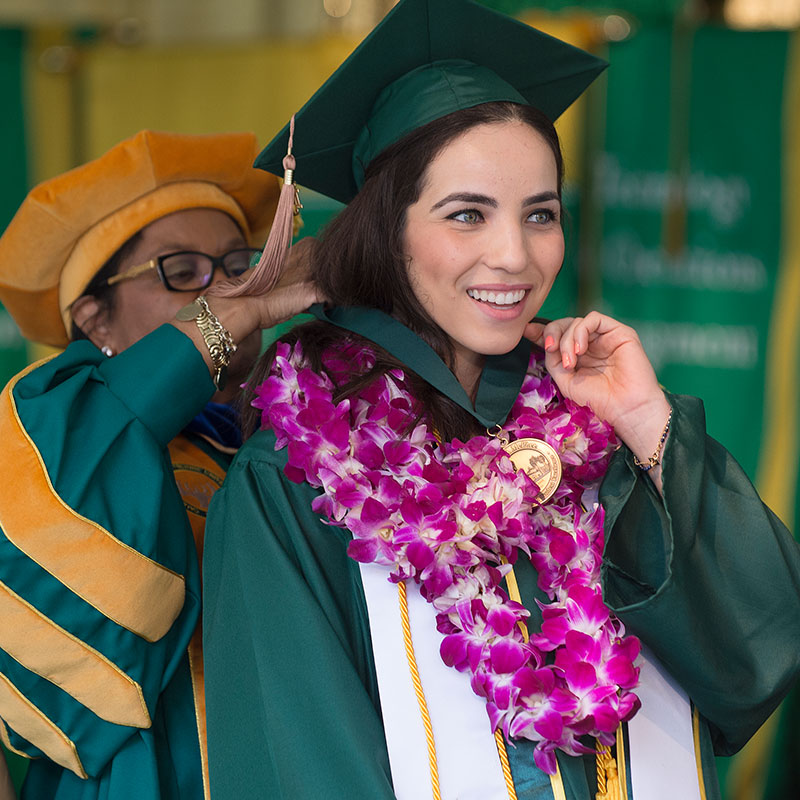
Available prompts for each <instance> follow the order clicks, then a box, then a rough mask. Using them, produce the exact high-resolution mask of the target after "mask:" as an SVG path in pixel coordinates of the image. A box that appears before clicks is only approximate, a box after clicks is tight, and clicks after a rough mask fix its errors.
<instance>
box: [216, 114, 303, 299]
mask: <svg viewBox="0 0 800 800" xmlns="http://www.w3.org/2000/svg"><path fill="white" fill-rule="evenodd" d="M293 142H294V114H292V118H291V120H290V121H289V146H288V148H287V152H286V155H285V156H284V158H283V186H282V187H281V192H280V196H279V198H278V207H277V208H276V209H275V218H274V219H273V221H272V228H271V229H270V232H269V236H268V237H267V241H266V243H265V244H264V250H263V252H262V253H261V258H259V260H258V263H257V264H256V265H255V267H253V269H251V270H250V271H249V274H248V277H247V280H245V281H244V283H240V284H229V283H227V282H226V283H221V284H218V285H217V286H216V287H215V290H214V291H213V292H211V291H209V294H216V295H218V296H220V297H243V296H246V295H261V294H267V293H268V292H270V291H272V289H273V288H274V287H275V284H276V283H277V282H278V280H279V278H280V276H281V274H282V273H283V267H284V265H285V264H286V256H287V255H288V254H289V249H290V247H291V244H292V233H293V227H294V225H293V220H294V216H295V215H296V214H297V213H298V212H299V210H300V208H301V205H300V202H299V198H298V193H297V185H296V184H295V182H294V170H295V158H294V156H293V155H292V144H293Z"/></svg>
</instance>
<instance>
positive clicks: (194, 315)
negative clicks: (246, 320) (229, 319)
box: [175, 294, 237, 391]
mask: <svg viewBox="0 0 800 800" xmlns="http://www.w3.org/2000/svg"><path fill="white" fill-rule="evenodd" d="M175 319H177V320H180V321H181V322H189V321H190V320H194V321H195V322H196V323H197V327H198V329H199V330H200V335H201V336H202V337H203V341H204V342H205V343H206V347H207V348H208V352H209V354H210V356H211V363H212V364H213V365H214V386H216V387H217V391H222V389H224V388H225V383H226V381H227V378H228V364H229V363H230V361H231V356H232V355H233V354H234V353H235V352H236V349H237V348H236V344H235V343H234V341H233V337H232V336H231V334H230V331H229V330H228V329H227V328H226V327H225V326H224V325H223V324H222V323H221V322H220V321H219V318H218V317H217V315H216V314H215V313H214V312H213V311H212V310H211V309H210V308H209V307H208V301H207V300H206V298H205V296H204V295H202V294H201V295H200V296H199V297H197V298H196V299H195V300H194V301H193V302H191V303H189V305H188V306H184V307H183V308H182V309H180V311H178V313H177V314H176V315H175Z"/></svg>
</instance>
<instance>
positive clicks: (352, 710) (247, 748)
mask: <svg viewBox="0 0 800 800" xmlns="http://www.w3.org/2000/svg"><path fill="white" fill-rule="evenodd" d="M332 319H333V320H334V321H335V322H336V324H338V325H341V326H342V327H347V328H350V329H352V330H356V331H357V332H359V333H361V334H363V335H366V336H369V337H370V338H372V339H373V340H374V341H377V342H378V343H380V344H381V345H382V346H384V347H385V348H386V349H388V350H390V351H391V352H392V353H393V354H394V355H396V356H398V357H399V358H401V359H402V360H403V361H404V362H405V363H409V364H410V365H412V366H413V368H414V370H415V371H416V372H417V373H418V374H421V375H422V376H423V377H424V378H425V379H426V380H429V381H430V382H432V383H433V384H434V385H436V386H437V388H439V389H440V390H442V391H445V392H446V393H448V394H451V396H453V395H454V394H457V392H458V389H457V388H456V387H455V385H454V384H455V381H454V379H453V378H452V375H450V374H449V373H448V374H447V375H445V370H444V365H443V364H441V362H440V361H439V360H438V358H437V357H436V356H435V355H434V354H433V353H432V351H430V350H429V349H428V348H427V347H426V346H425V345H423V344H422V343H421V342H420V341H419V340H418V339H416V337H414V336H413V335H411V334H410V332H409V331H407V330H406V329H404V328H402V327H401V326H399V325H398V324H397V323H395V322H394V321H393V320H390V319H388V318H386V317H384V316H383V315H380V314H377V313H376V312H375V313H373V312H364V311H357V312H355V311H354V312H352V313H351V312H343V311H341V310H337V311H335V312H332ZM526 363H527V358H524V357H523V358H520V352H519V351H518V352H515V353H513V354H511V355H510V356H508V357H505V358H497V357H493V358H491V359H489V361H488V363H487V368H486V370H485V371H484V376H483V379H482V384H481V387H480V390H479V394H478V398H477V401H476V408H477V409H479V411H476V416H479V417H480V419H481V421H482V423H483V424H487V423H488V422H489V421H490V420H492V418H493V417H494V419H493V421H498V422H499V421H502V420H503V419H504V418H505V415H506V414H507V412H508V410H509V409H510V407H511V403H512V402H513V399H514V396H515V394H516V391H517V390H518V388H519V386H520V384H521V380H522V373H523V372H524V368H525V364H526ZM448 375H449V377H448ZM462 394H463V392H462ZM669 400H670V403H671V404H672V406H673V409H674V414H673V421H672V429H671V434H670V438H669V441H668V445H667V448H666V451H665V453H664V461H663V479H664V499H663V501H662V499H661V498H660V496H659V495H658V493H657V492H656V491H655V490H654V488H653V486H652V483H651V481H650V479H649V478H647V477H646V475H644V473H642V472H641V471H640V470H639V469H637V468H636V467H635V466H634V464H633V462H632V457H631V454H630V453H629V452H628V451H627V450H626V449H625V448H622V449H620V450H619V451H618V452H617V453H616V455H615V456H614V458H613V461H612V463H611V465H610V468H609V471H608V474H607V476H606V478H605V481H604V483H603V485H602V489H601V502H602V503H603V505H604V506H605V509H606V550H605V559H604V566H603V570H602V578H603V590H604V597H605V600H606V603H607V604H608V605H609V606H610V607H611V608H612V610H613V611H614V612H615V613H616V614H617V615H618V616H619V617H620V618H621V619H622V620H623V621H624V622H625V624H626V626H627V628H628V630H629V632H631V633H635V634H636V635H637V636H639V637H641V639H642V641H643V642H644V643H645V644H646V645H647V646H649V648H650V649H651V650H652V652H653V653H654V654H655V655H656V656H657V658H658V659H659V660H660V661H661V663H662V664H663V665H664V666H665V667H666V668H667V669H668V670H669V672H670V673H671V674H672V676H674V678H675V679H677V681H678V682H679V683H680V685H681V686H682V687H683V689H684V690H685V692H686V693H687V694H688V696H689V697H690V698H691V701H692V703H693V708H694V709H695V717H696V722H695V728H696V746H697V748H698V749H699V752H700V755H701V759H700V761H701V771H702V779H703V780H704V783H705V792H706V797H707V798H708V800H712V798H718V797H719V790H718V787H717V783H716V775H715V770H714V764H713V753H714V752H717V753H730V752H732V751H734V750H736V749H737V748H738V747H740V746H741V745H742V744H743V743H744V742H745V741H746V740H747V738H748V737H749V736H750V735H752V733H753V732H754V731H755V729H756V728H757V727H758V726H759V725H760V723H761V722H762V721H763V720H764V719H765V718H766V717H767V716H768V715H769V713H770V712H771V711H772V709H774V707H775V706H776V704H777V703H778V702H779V700H780V698H781V696H782V695H783V694H784V693H785V692H786V691H787V689H788V687H789V685H790V683H791V681H792V680H793V678H794V677H795V676H796V674H797V672H798V666H799V663H800V661H799V658H798V648H797V642H798V641H800V614H798V609H800V551H799V550H798V546H797V544H796V543H795V542H794V541H793V540H792V538H791V536H790V535H789V534H788V532H787V531H786V529H785V528H784V526H783V525H782V524H781V523H780V522H779V521H778V520H777V518H776V517H775V516H774V515H773V514H772V513H771V512H770V511H769V510H768V509H767V508H765V507H764V506H763V504H762V503H761V501H760V500H759V498H758V496H757V495H756V493H755V491H754V489H753V488H752V486H751V484H750V483H749V481H748V480H747V478H746V476H745V475H744V473H743V472H742V470H741V469H740V468H739V467H738V465H737V464H736V463H735V461H734V460H733V458H732V457H731V456H730V455H729V454H728V453H727V452H726V451H725V450H724V449H723V448H722V447H721V446H720V445H719V444H717V443H716V442H715V441H713V440H712V439H710V438H709V437H708V436H707V435H706V433H705V425H704V415H703V409H702V404H701V403H700V401H699V400H696V399H693V398H688V397H675V396H670V397H669ZM285 463H286V451H285V450H281V451H278V452H276V451H275V438H274V435H273V433H272V432H271V431H261V432H259V433H257V434H255V435H254V436H253V437H252V438H251V439H250V440H249V441H248V442H247V443H246V445H245V446H244V448H243V449H242V450H240V452H239V454H238V456H237V457H236V459H235V460H234V463H233V465H232V467H231V469H230V471H229V472H228V477H227V479H226V483H225V485H224V487H223V489H222V490H221V491H220V492H218V493H217V495H216V496H215V498H214V500H213V501H212V505H211V509H210V515H209V526H208V531H207V537H206V550H205V560H204V586H205V588H204V641H205V655H206V686H207V715H208V727H209V764H210V776H211V787H212V793H213V797H214V800H239V798H244V797H248V798H249V797H253V798H255V797H258V798H270V800H280V799H281V798H285V799H287V800H288V798H292V800H298V799H300V798H321V797H324V798H331V799H332V798H342V800H345V799H346V798H347V799H348V800H349V798H359V799H360V798H364V799H366V798H369V799H370V800H377V799H378V798H391V797H393V796H394V794H393V789H392V775H391V771H390V767H389V760H388V755H387V749H386V743H385V738H384V729H383V722H382V717H381V704H380V698H379V693H378V687H377V681H376V673H375V667H374V661H373V652H372V646H371V637H370V627H369V622H368V616H367V608H366V603H365V595H364V591H363V587H362V582H361V575H360V571H359V565H358V564H357V563H356V562H354V561H353V560H352V559H350V558H348V556H347V553H346V547H347V544H348V541H349V538H350V534H349V532H348V531H346V530H344V529H342V528H338V527H331V526H329V525H324V524H322V522H321V520H320V518H319V517H318V516H317V515H316V514H314V513H313V512H312V510H311V503H312V501H313V500H314V498H315V497H316V496H317V490H315V489H312V488H311V487H310V486H309V485H308V484H305V483H303V484H299V485H298V484H294V483H292V482H290V481H288V480H287V479H286V478H285V476H284V475H283V467H284V465H285ZM515 572H516V573H517V580H518V583H519V588H520V592H521V595H522V599H523V602H524V603H525V605H526V606H527V607H528V609H529V610H530V611H531V620H530V624H531V626H533V627H534V628H535V627H536V626H537V625H538V624H539V623H540V620H541V615H540V612H539V610H538V607H537V606H536V603H535V602H534V600H535V598H536V597H537V592H538V589H537V587H536V574H535V572H534V570H533V568H532V566H531V565H530V563H529V562H528V561H527V559H524V558H521V559H520V560H519V561H518V562H517V565H516V567H515ZM410 591H414V589H413V587H412V588H411V589H410ZM432 624H433V616H432ZM487 724H488V723H487ZM512 744H513V745H514V746H509V747H508V754H509V759H510V761H511V770H512V774H513V779H514V783H515V789H516V792H517V796H518V798H519V800H532V799H533V798H536V799H537V800H538V799H539V798H548V799H549V798H553V797H554V793H553V788H552V786H551V782H550V779H549V777H548V776H547V775H544V774H543V773H542V772H540V771H539V770H538V769H537V768H536V767H535V766H534V763H533V758H532V745H531V744H530V743H529V742H524V741H520V742H514V743H512ZM558 761H559V767H560V772H561V780H562V782H563V791H564V796H565V797H566V798H567V799H568V800H589V798H594V794H595V791H596V778H595V760H594V757H593V756H588V757H570V756H564V755H559V757H558ZM628 788H629V789H630V787H628ZM425 796H427V795H425Z"/></svg>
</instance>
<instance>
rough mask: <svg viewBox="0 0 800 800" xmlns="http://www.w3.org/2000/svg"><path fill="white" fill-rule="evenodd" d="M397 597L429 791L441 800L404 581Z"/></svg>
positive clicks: (431, 734) (429, 719)
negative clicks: (423, 740) (428, 772)
mask: <svg viewBox="0 0 800 800" xmlns="http://www.w3.org/2000/svg"><path fill="white" fill-rule="evenodd" d="M397 595H398V599H399V601H400V619H401V622H402V625H403V642H404V643H405V646H406V658H407V659H408V668H409V670H410V671H411V680H412V681H413V683H414V691H415V692H416V695H417V703H418V704H419V713H420V714H421V715H422V724H423V725H424V726H425V738H426V740H427V742H428V761H429V762H430V770H431V791H432V793H433V798H434V800H442V794H441V791H440V789H439V766H438V763H437V761H436V742H435V741H434V739H433V726H432V725H431V715H430V713H429V712H428V704H427V702H425V693H424V692H423V690H422V681H421V680H420V678H419V669H418V668H417V657H416V656H415V655H414V642H413V641H412V640H411V624H410V623H409V620H408V596H407V594H406V584H405V581H400V582H399V583H398V584H397Z"/></svg>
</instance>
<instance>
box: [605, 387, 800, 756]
mask: <svg viewBox="0 0 800 800" xmlns="http://www.w3.org/2000/svg"><path fill="white" fill-rule="evenodd" d="M668 399H669V400H670V403H671V405H672V407H673V421H672V428H671V432H670V436H669V439H668V440H667V444H666V447H665V452H664V457H663V466H662V478H663V501H662V498H661V497H660V496H659V495H658V493H657V492H656V491H655V489H654V487H653V485H652V482H651V481H650V479H649V478H648V477H647V476H646V475H645V474H644V473H643V472H641V471H640V470H639V469H638V468H637V467H635V465H634V464H633V460H632V457H631V454H630V453H629V452H628V451H626V450H625V449H624V448H623V449H621V450H620V451H618V453H617V454H616V455H615V457H614V460H613V461H612V464H611V466H610V469H609V472H608V474H607V475H606V479H605V481H604V483H603V486H602V487H601V502H602V503H603V505H604V507H605V509H606V549H605V554H604V565H603V571H602V577H603V591H604V597H605V600H606V603H607V604H608V606H609V607H610V608H611V609H612V610H613V611H614V612H615V613H616V614H617V615H618V616H619V617H620V619H622V620H623V622H624V623H625V625H626V626H627V628H628V630H629V632H631V633H634V634H636V635H637V636H639V637H640V639H641V640H642V641H643V642H645V643H646V644H647V645H648V647H650V649H651V650H652V651H653V652H654V653H655V655H656V656H657V657H658V659H659V660H660V661H661V663H662V664H663V665H664V666H665V667H666V668H667V670H668V671H669V672H670V673H671V674H672V676H673V677H674V678H676V679H677V681H678V682H679V683H680V684H681V686H682V687H683V688H684V689H685V691H686V692H687V694H688V695H689V696H690V697H691V699H692V701H693V702H694V704H695V706H696V707H697V708H698V710H699V712H700V713H701V714H702V715H703V716H704V717H705V719H706V721H707V722H708V723H709V727H710V730H711V734H712V739H713V742H714V748H715V751H716V752H717V753H718V754H720V755H729V754H731V753H733V752H735V751H736V750H738V749H739V748H740V747H742V746H743V745H744V743H745V742H746V741H747V739H748V738H749V737H750V736H752V734H753V733H754V732H755V731H756V730H757V728H758V727H759V726H760V725H761V723H763V722H764V720H766V718H767V717H768V716H769V714H770V713H771V712H772V711H773V710H774V709H775V707H776V706H777V705H778V703H779V702H780V700H781V698H782V697H783V696H784V695H785V694H786V692H787V691H788V690H789V688H790V686H791V684H792V682H793V681H794V680H795V679H796V678H797V676H798V673H799V672H800V648H799V647H798V645H797V643H798V642H800V547H798V544H797V542H795V541H794V539H793V538H792V536H791V535H790V533H789V532H788V531H787V530H786V528H785V527H784V525H783V524H782V523H781V522H780V520H779V519H778V518H777V517H776V516H775V515H774V514H773V513H772V512H771V511H770V510H769V509H768V508H767V507H766V506H765V505H764V504H763V503H762V502H761V500H760V498H759V497H758V494H757V493H756V491H755V489H754V488H753V486H752V484H751V483H750V481H749V480H748V478H747V476H746V475H745V473H744V472H743V470H742V469H741V467H740V466H739V465H738V464H737V463H736V461H735V460H734V459H733V457H732V456H731V455H730V453H728V452H727V451H726V450H725V449H724V448H723V447H722V446H721V445H720V444H718V443H717V442H716V441H714V440H713V439H712V438H711V437H709V436H708V435H707V434H706V430H705V415H704V412H703V407H702V403H701V401H699V400H697V399H696V398H691V397H683V396H669V398H668Z"/></svg>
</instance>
